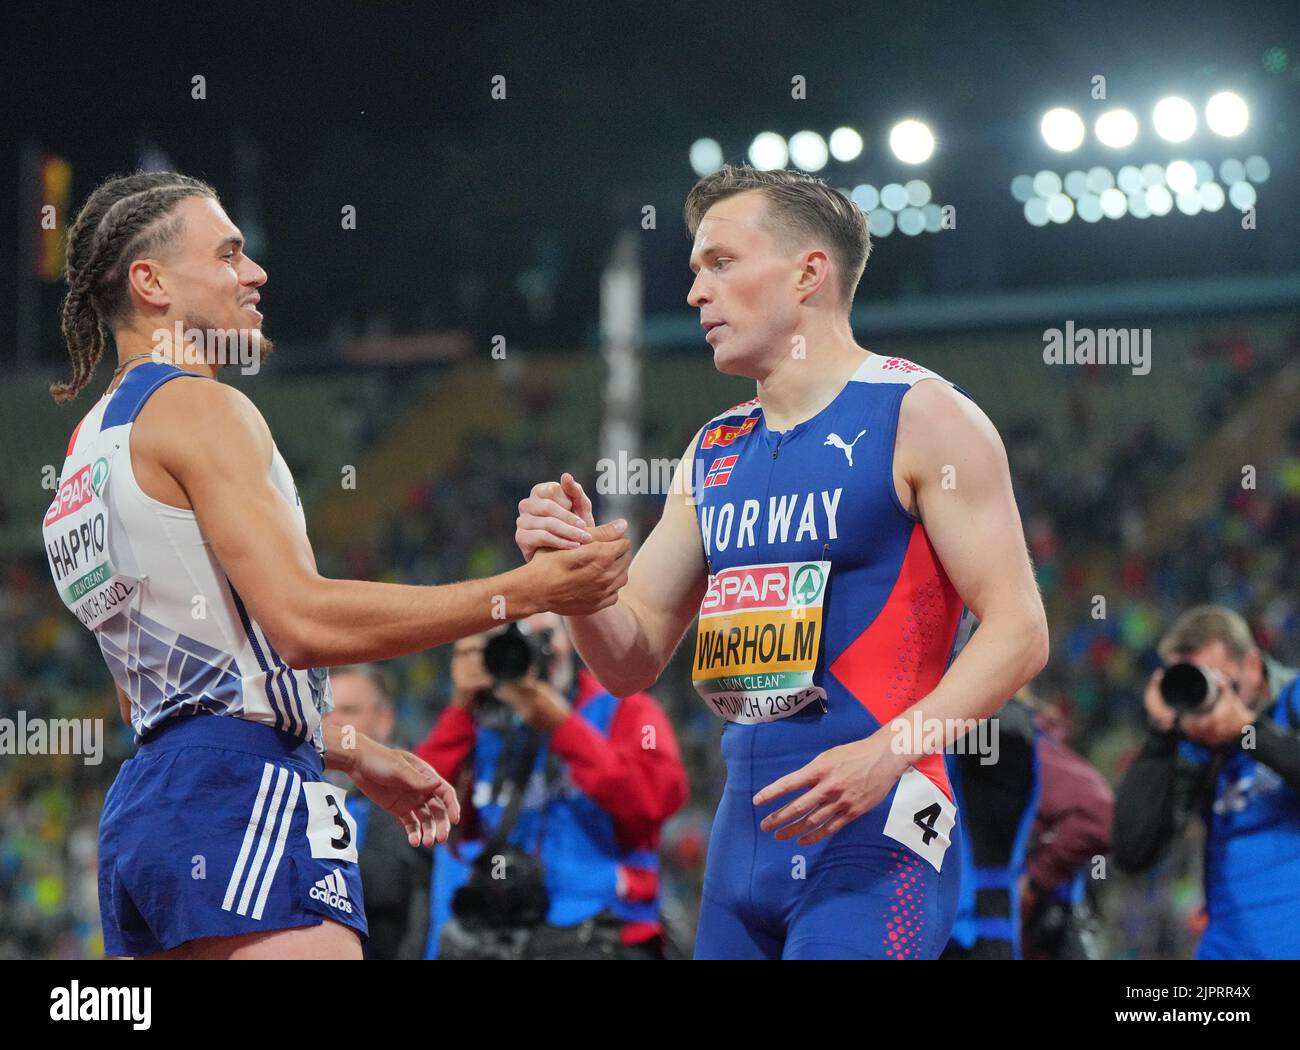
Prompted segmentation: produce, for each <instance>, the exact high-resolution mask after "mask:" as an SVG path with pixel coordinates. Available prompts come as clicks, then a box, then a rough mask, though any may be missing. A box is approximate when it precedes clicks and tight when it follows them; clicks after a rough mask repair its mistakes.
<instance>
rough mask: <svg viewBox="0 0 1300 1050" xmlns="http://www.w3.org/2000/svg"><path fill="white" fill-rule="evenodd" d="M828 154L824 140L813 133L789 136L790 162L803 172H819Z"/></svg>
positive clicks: (806, 132) (807, 132) (824, 164)
mask: <svg viewBox="0 0 1300 1050" xmlns="http://www.w3.org/2000/svg"><path fill="white" fill-rule="evenodd" d="M828 157H829V154H828V153H827V151H826V140H825V139H824V138H822V137H821V136H820V135H818V134H817V132H815V131H797V132H795V133H794V134H793V135H791V136H790V160H791V161H792V162H793V163H794V166H795V167H796V168H802V169H803V170H804V171H821V170H822V168H824V167H826V161H827V159H828Z"/></svg>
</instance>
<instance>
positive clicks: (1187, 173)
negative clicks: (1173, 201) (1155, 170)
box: [1165, 160, 1196, 193]
mask: <svg viewBox="0 0 1300 1050" xmlns="http://www.w3.org/2000/svg"><path fill="white" fill-rule="evenodd" d="M1165 183H1166V184H1167V185H1168V186H1169V188H1170V189H1171V190H1173V191H1174V193H1187V192H1188V191H1190V190H1194V189H1196V169H1195V168H1193V167H1192V166H1191V165H1190V164H1188V163H1187V161H1185V160H1175V161H1171V162H1170V164H1169V167H1167V168H1165Z"/></svg>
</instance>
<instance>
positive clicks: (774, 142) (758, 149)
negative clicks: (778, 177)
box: [749, 131, 790, 171]
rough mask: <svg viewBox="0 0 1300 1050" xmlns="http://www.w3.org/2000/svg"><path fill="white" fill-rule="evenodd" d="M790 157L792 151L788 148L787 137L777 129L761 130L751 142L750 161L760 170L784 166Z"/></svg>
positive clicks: (770, 169)
mask: <svg viewBox="0 0 1300 1050" xmlns="http://www.w3.org/2000/svg"><path fill="white" fill-rule="evenodd" d="M789 159H790V153H789V150H788V149H787V148H786V144H785V139H783V138H782V137H781V136H780V135H778V134H777V133H776V132H775V131H764V132H760V133H759V134H758V135H755V136H754V141H753V142H751V143H750V144H749V163H751V164H752V165H754V167H756V168H757V169H758V170H759V171H772V170H773V169H775V168H784V167H785V164H786V161H787V160H789Z"/></svg>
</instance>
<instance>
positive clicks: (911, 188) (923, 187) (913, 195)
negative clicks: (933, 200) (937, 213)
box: [903, 179, 930, 208]
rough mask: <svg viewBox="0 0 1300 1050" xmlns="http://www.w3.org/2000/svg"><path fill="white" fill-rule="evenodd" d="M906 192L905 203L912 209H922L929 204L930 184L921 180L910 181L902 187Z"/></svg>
mask: <svg viewBox="0 0 1300 1050" xmlns="http://www.w3.org/2000/svg"><path fill="white" fill-rule="evenodd" d="M903 189H904V190H906V191H907V203H908V204H910V205H912V207H914V208H924V207H925V206H926V205H927V204H929V203H930V184H929V183H928V182H924V181H922V180H921V179H912V181H911V182H909V183H908V184H907V185H906V186H904V187H903Z"/></svg>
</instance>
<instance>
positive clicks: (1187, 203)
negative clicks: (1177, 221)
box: [1174, 190, 1201, 215]
mask: <svg viewBox="0 0 1300 1050" xmlns="http://www.w3.org/2000/svg"><path fill="white" fill-rule="evenodd" d="M1174 202H1175V203H1176V204H1177V205H1178V210H1179V211H1180V212H1182V213H1183V214H1184V215H1197V214H1199V213H1200V210H1201V195H1200V194H1199V193H1197V192H1196V191H1195V190H1185V191H1184V192H1182V193H1180V194H1178V196H1177V197H1175V198H1174Z"/></svg>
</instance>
